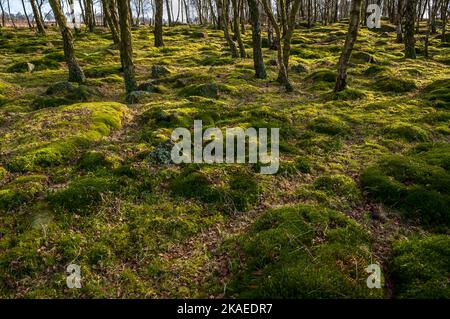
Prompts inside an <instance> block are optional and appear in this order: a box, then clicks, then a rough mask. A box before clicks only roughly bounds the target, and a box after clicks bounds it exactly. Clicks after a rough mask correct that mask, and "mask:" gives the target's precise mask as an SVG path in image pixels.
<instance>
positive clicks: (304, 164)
mask: <svg viewBox="0 0 450 319" xmlns="http://www.w3.org/2000/svg"><path fill="white" fill-rule="evenodd" d="M298 173H311V161H310V160H309V158H307V157H303V156H299V157H296V158H294V160H289V161H281V164H280V168H279V169H278V172H277V174H279V175H283V176H290V175H296V174H298Z"/></svg>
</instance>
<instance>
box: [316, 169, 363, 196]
mask: <svg viewBox="0 0 450 319" xmlns="http://www.w3.org/2000/svg"><path fill="white" fill-rule="evenodd" d="M314 188H315V189H318V190H322V191H325V192H327V193H329V194H332V195H337V196H339V197H341V198H345V199H346V200H347V201H348V202H351V203H352V202H355V201H357V200H358V199H359V198H360V197H361V196H360V192H359V189H358V186H357V185H356V183H355V182H354V181H353V179H352V178H351V177H349V176H347V175H341V174H335V175H323V176H320V177H318V178H317V179H316V180H315V181H314Z"/></svg>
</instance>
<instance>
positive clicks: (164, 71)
mask: <svg viewBox="0 0 450 319" xmlns="http://www.w3.org/2000/svg"><path fill="white" fill-rule="evenodd" d="M170 73H171V72H170V70H169V69H168V68H167V67H165V66H163V65H152V78H154V79H159V78H162V77H165V76H166V75H169V74H170Z"/></svg>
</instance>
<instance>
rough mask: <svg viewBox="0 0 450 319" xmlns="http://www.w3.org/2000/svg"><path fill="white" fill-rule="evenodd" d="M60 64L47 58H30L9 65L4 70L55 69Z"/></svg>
mask: <svg viewBox="0 0 450 319" xmlns="http://www.w3.org/2000/svg"><path fill="white" fill-rule="evenodd" d="M59 68H60V65H59V63H58V62H57V61H55V60H53V59H48V58H42V59H37V60H31V61H29V62H17V63H15V64H13V65H11V66H9V67H8V68H7V69H6V71H7V72H9V73H25V72H33V71H43V70H56V69H59Z"/></svg>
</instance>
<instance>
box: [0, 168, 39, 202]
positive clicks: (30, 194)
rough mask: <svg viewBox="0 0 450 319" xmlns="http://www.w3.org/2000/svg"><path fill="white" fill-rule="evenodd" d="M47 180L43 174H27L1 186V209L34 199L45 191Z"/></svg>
mask: <svg viewBox="0 0 450 319" xmlns="http://www.w3.org/2000/svg"><path fill="white" fill-rule="evenodd" d="M46 180H47V177H46V176H43V175H27V176H20V177H17V178H16V179H15V180H13V181H12V182H10V183H8V184H6V185H4V186H3V187H1V188H0V209H5V210H8V209H12V208H15V207H16V206H19V205H21V204H24V203H27V202H29V201H31V200H33V199H34V198H36V196H38V195H39V194H42V192H43V191H44V189H45V183H46Z"/></svg>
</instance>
